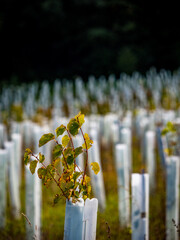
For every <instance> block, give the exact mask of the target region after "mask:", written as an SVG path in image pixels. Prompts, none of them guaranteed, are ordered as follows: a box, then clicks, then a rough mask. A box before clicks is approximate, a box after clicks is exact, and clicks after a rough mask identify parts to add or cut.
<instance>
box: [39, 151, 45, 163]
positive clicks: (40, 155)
mask: <svg viewBox="0 0 180 240" xmlns="http://www.w3.org/2000/svg"><path fill="white" fill-rule="evenodd" d="M44 160H45V156H44V155H43V154H41V153H39V162H40V163H43V162H44Z"/></svg>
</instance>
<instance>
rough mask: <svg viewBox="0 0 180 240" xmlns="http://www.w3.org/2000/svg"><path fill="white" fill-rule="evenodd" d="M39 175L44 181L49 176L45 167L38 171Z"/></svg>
mask: <svg viewBox="0 0 180 240" xmlns="http://www.w3.org/2000/svg"><path fill="white" fill-rule="evenodd" d="M37 173H38V176H39V178H40V179H44V178H45V176H46V174H47V170H46V169H45V168H44V167H41V168H39V169H38V171H37Z"/></svg>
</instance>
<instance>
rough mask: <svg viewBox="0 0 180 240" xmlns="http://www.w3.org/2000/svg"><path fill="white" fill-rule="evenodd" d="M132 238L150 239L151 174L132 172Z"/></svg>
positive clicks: (137, 239)
mask: <svg viewBox="0 0 180 240" xmlns="http://www.w3.org/2000/svg"><path fill="white" fill-rule="evenodd" d="M131 187H132V210H131V224H132V240H148V239H149V175H148V174H138V173H134V174H132V178H131Z"/></svg>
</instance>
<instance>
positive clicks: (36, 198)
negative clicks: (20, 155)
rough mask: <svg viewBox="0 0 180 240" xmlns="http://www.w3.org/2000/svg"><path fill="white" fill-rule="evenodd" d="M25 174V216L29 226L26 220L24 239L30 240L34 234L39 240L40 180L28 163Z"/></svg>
mask: <svg viewBox="0 0 180 240" xmlns="http://www.w3.org/2000/svg"><path fill="white" fill-rule="evenodd" d="M25 174H26V216H27V218H28V219H29V221H30V222H31V226H30V224H29V223H28V222H26V239H27V240H31V239H33V238H34V237H35V236H36V238H35V239H37V240H40V235H41V233H40V227H41V198H42V197H41V195H42V194H41V180H40V179H39V178H38V175H37V171H36V172H35V173H34V174H33V175H32V174H31V172H30V170H29V165H27V166H26V168H25Z"/></svg>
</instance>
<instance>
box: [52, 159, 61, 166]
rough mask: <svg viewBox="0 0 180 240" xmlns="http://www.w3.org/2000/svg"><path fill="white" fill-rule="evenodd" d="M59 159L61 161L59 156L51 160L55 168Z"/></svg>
mask: <svg viewBox="0 0 180 240" xmlns="http://www.w3.org/2000/svg"><path fill="white" fill-rule="evenodd" d="M60 161H61V159H60V158H56V159H54V160H53V162H52V164H53V166H54V167H55V168H56V167H58V165H59V163H60Z"/></svg>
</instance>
